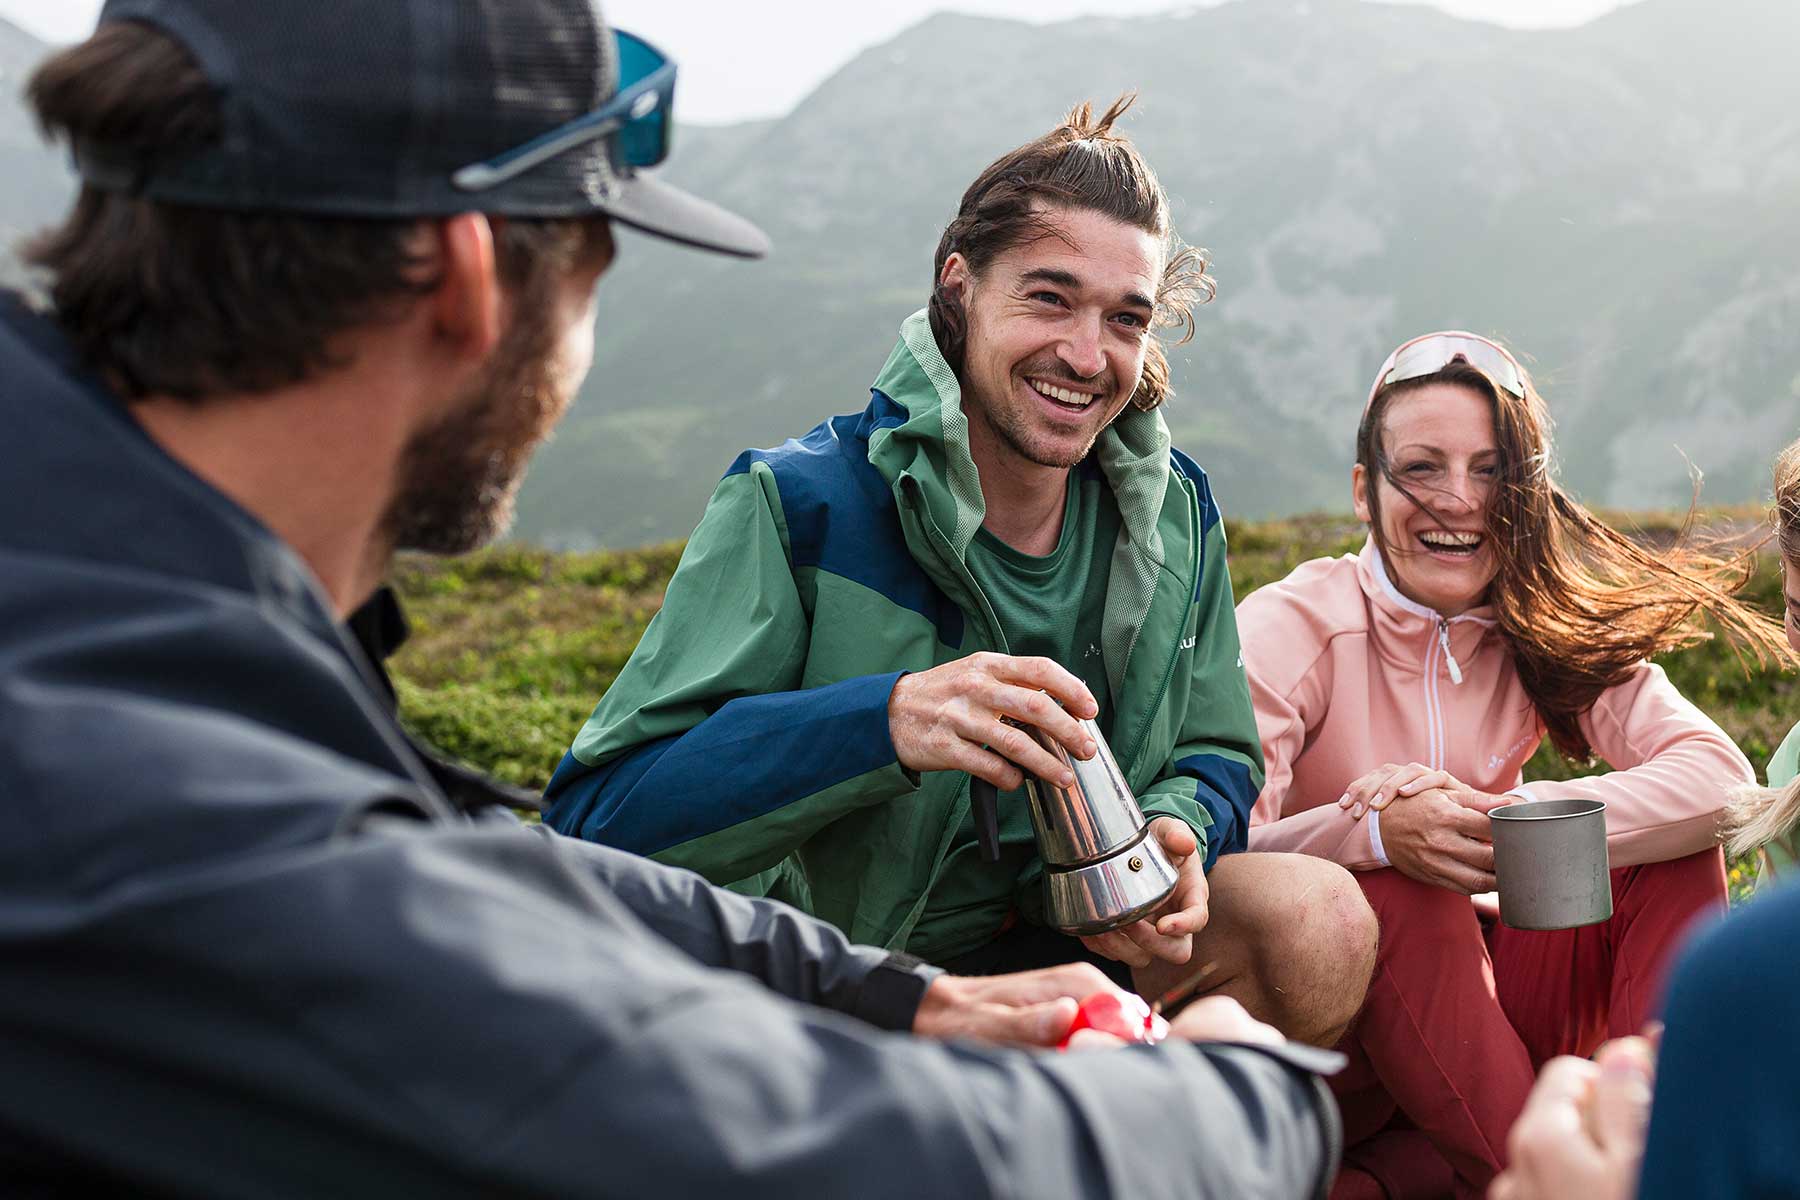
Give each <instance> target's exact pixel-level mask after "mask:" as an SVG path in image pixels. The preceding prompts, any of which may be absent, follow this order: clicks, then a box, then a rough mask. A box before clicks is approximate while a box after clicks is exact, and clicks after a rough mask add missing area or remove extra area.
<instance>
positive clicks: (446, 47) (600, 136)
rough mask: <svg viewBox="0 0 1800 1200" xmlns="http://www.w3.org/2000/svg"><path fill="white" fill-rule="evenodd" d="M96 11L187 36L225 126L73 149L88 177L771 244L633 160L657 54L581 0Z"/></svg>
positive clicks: (325, 2) (656, 101)
mask: <svg viewBox="0 0 1800 1200" xmlns="http://www.w3.org/2000/svg"><path fill="white" fill-rule="evenodd" d="M112 21H140V22H143V23H144V24H147V25H150V26H153V27H154V28H156V29H158V30H159V31H161V32H163V33H165V34H167V35H168V36H170V37H172V38H174V39H175V40H176V41H178V42H180V43H181V44H182V45H183V46H184V47H186V48H187V50H188V52H189V53H190V54H192V55H193V57H194V59H195V61H196V62H197V63H198V64H199V66H200V69H201V70H202V71H203V72H204V73H205V75H206V76H207V78H208V79H209V80H211V81H212V83H213V84H214V86H215V87H216V88H217V89H218V96H219V101H220V108H221V115H222V116H223V119H224V120H223V127H224V135H223V137H222V138H221V140H220V141H219V142H217V143H216V144H214V145H211V146H208V147H207V148H205V149H203V150H201V151H199V152H197V153H190V154H184V155H182V156H180V157H171V158H167V159H165V160H159V161H145V160H144V159H143V158H142V157H141V155H137V154H135V153H134V152H133V151H131V150H130V149H129V148H127V147H117V146H108V145H106V144H103V143H96V142H85V143H83V144H80V145H77V146H75V147H74V148H73V149H74V152H75V161H76V166H77V169H78V170H79V171H80V173H81V176H82V178H83V179H84V180H85V181H86V182H87V183H89V184H91V185H93V186H95V187H99V188H106V189H112V190H128V191H132V192H134V193H136V194H139V195H142V196H145V197H147V198H150V199H154V200H161V201H165V202H167V203H171V204H190V205H197V206H202V207H212V208H229V209H239V210H250V211H263V210H269V211H279V212H294V213H315V214H320V215H331V216H353V217H426V216H443V215H448V214H451V213H458V212H485V213H493V214H497V215H505V216H520V217H570V216H582V215H587V214H594V213H603V214H605V215H606V216H608V217H611V218H613V219H615V220H618V221H620V222H623V223H624V224H626V225H630V226H633V227H635V228H637V229H641V230H643V231H645V232H646V233H653V234H656V235H658V236H660V237H665V238H669V239H671V240H674V241H678V242H684V243H687V244H689V245H693V246H698V247H701V248H703V249H707V250H717V251H721V252H723V253H727V254H737V255H743V256H745V257H758V256H760V255H762V254H764V253H766V252H767V250H768V247H769V241H768V238H767V237H765V236H764V235H763V233H762V231H761V230H759V229H757V228H756V226H754V225H752V224H750V222H748V221H746V220H744V219H743V218H742V217H739V216H736V215H734V214H732V213H729V212H726V211H725V210H724V209H722V208H719V207H718V206H716V205H714V204H711V203H708V202H707V201H705V200H702V199H700V198H699V197H697V196H693V195H690V194H688V193H686V192H683V191H681V190H680V189H678V188H675V187H672V186H671V185H669V184H667V183H664V182H662V181H661V180H660V179H658V178H656V177H655V176H654V175H653V174H651V173H650V172H648V171H647V170H645V167H647V166H650V165H654V163H656V162H659V161H661V158H662V156H663V155H664V154H666V152H667V148H668V141H669V134H670V126H671V116H670V112H669V104H670V100H671V98H672V95H673V88H674V65H673V64H672V63H669V62H667V61H666V60H665V59H664V58H663V57H662V55H661V54H660V53H658V52H657V51H656V50H655V49H654V48H653V47H650V46H649V45H647V44H646V43H644V42H642V41H640V40H638V39H636V38H633V37H631V36H630V35H629V34H622V33H620V34H615V33H614V32H613V31H612V30H610V29H609V28H608V27H607V25H606V21H605V19H604V18H603V17H602V16H601V13H600V8H599V5H598V4H597V3H595V2H593V0H108V2H107V4H106V7H105V8H104V9H103V10H102V11H101V14H100V22H101V24H103V25H104V24H106V23H107V22H112ZM622 64H623V71H624V78H623V80H621V71H622ZM622 84H623V87H622V86H621V85H622Z"/></svg>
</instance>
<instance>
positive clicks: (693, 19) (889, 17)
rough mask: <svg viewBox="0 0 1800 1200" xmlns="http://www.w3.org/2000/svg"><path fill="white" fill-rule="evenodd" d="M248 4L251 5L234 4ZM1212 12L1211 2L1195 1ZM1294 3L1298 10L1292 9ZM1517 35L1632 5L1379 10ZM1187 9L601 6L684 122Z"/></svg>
mask: <svg viewBox="0 0 1800 1200" xmlns="http://www.w3.org/2000/svg"><path fill="white" fill-rule="evenodd" d="M242 2H244V3H255V2H256V0H242ZM1203 2H1204V3H1216V2H1217V0H1203ZM1295 2H1296V3H1301V2H1304V0H1295ZM1382 2H1384V3H1431V4H1434V5H1435V6H1436V7H1438V8H1441V9H1443V10H1445V11H1446V12H1451V13H1455V14H1456V15H1458V16H1463V17H1469V18H1472V19H1476V20H1485V21H1493V22H1496V23H1498V24H1503V25H1512V26H1517V27H1531V28H1546V27H1551V26H1567V25H1579V24H1581V23H1582V22H1583V21H1587V20H1591V19H1592V18H1594V17H1595V16H1598V15H1599V14H1601V13H1603V12H1607V11H1609V10H1610V9H1613V8H1617V7H1619V6H1620V5H1621V4H1629V3H1635V2H1636V0H1382ZM100 3H101V0H0V17H5V18H6V19H8V20H10V21H12V22H14V23H15V24H18V25H20V26H22V27H23V28H25V29H27V30H29V31H30V32H32V33H34V34H36V35H37V36H38V37H41V38H44V39H46V40H49V41H62V42H71V41H76V40H78V39H80V38H82V37H85V36H86V35H87V34H88V32H89V30H91V29H92V28H93V24H94V18H95V16H96V15H97V14H98V13H99V11H100ZM1179 7H1184V5H1183V3H1182V0H885V2H884V3H880V4H875V3H864V2H863V0H772V2H765V3H762V4H743V3H734V2H732V0H605V3H604V8H605V12H606V14H607V19H608V20H610V21H613V22H615V23H617V24H618V25H620V26H622V27H624V28H626V29H630V30H631V31H632V32H634V33H638V34H641V35H643V36H644V37H645V38H648V39H649V40H650V41H651V42H653V43H655V44H656V45H657V46H659V47H661V48H662V49H663V50H664V51H666V52H667V53H669V54H670V55H671V56H673V57H674V58H675V59H676V60H677V61H678V62H680V63H681V67H682V70H681V80H680V83H679V85H678V89H677V92H676V111H677V113H678V114H679V115H680V117H681V118H682V119H684V120H689V121H705V122H719V121H739V120H747V119H749V118H752V117H770V116H779V115H781V114H782V113H785V112H786V111H788V109H790V108H792V107H793V106H794V105H795V104H796V103H798V102H799V100H800V99H801V98H802V97H803V96H805V95H806V94H807V93H808V92H810V91H811V90H812V89H813V88H814V87H815V86H817V85H818V84H819V83H820V82H821V81H823V80H824V79H825V78H826V76H828V75H830V74H831V73H832V72H833V71H835V70H837V68H839V67H841V66H843V65H844V63H846V62H848V61H849V60H850V59H851V58H852V57H853V56H854V55H855V54H856V53H857V51H859V50H862V49H863V48H865V47H867V46H871V45H874V44H876V43H878V42H881V41H885V40H886V39H887V38H889V37H892V36H893V35H894V34H896V33H898V32H900V30H902V29H905V28H906V27H907V26H909V25H912V24H914V23H915V22H917V21H919V20H920V19H922V18H924V17H925V16H926V15H928V14H930V13H932V12H936V11H938V10H940V9H945V8H951V9H956V10H958V11H961V12H975V13H984V14H987V15H991V16H1002V17H1013V18H1017V19H1020V20H1031V21H1038V22H1043V21H1056V20H1062V19H1065V18H1068V17H1075V16H1083V15H1086V14H1088V13H1094V12H1105V13H1106V15H1108V16H1114V17H1117V16H1127V15H1130V14H1132V13H1139V12H1160V11H1164V10H1167V9H1170V8H1179Z"/></svg>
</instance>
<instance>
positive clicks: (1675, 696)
mask: <svg viewBox="0 0 1800 1200" xmlns="http://www.w3.org/2000/svg"><path fill="white" fill-rule="evenodd" d="M1237 619H1238V632H1239V636H1240V637H1241V639H1242V644H1243V653H1244V667H1245V670H1246V671H1247V673H1248V674H1249V677H1250V696H1251V699H1252V701H1253V702H1254V703H1255V706H1256V723H1257V728H1258V731H1259V733H1260V734H1261V736H1262V744H1263V754H1264V756H1265V758H1266V760H1267V767H1268V782H1267V783H1266V784H1264V785H1263V790H1262V795H1261V796H1259V797H1258V798H1257V801H1256V807H1255V809H1254V810H1253V811H1252V813H1251V818H1250V824H1251V829H1250V849H1252V850H1289V851H1297V852H1299V853H1303V854H1312V855H1317V856H1319V857H1321V858H1329V859H1332V860H1333V861H1335V862H1338V863H1341V864H1343V865H1344V866H1346V867H1349V868H1350V869H1352V870H1370V869H1373V868H1375V867H1379V866H1384V865H1386V861H1387V859H1386V856H1385V855H1384V854H1383V853H1382V852H1381V845H1380V825H1379V820H1371V819H1370V817H1367V816H1365V817H1364V818H1363V819H1362V820H1360V821H1358V820H1354V819H1352V817H1351V816H1350V814H1349V812H1347V811H1345V810H1343V809H1340V808H1338V806H1337V800H1338V798H1339V797H1340V796H1342V795H1343V794H1344V790H1345V788H1346V787H1347V786H1348V785H1349V784H1350V783H1351V782H1352V781H1353V780H1355V779H1356V778H1358V777H1359V776H1361V775H1362V774H1364V773H1365V772H1367V771H1369V770H1372V769H1373V768H1375V767H1379V766H1380V765H1381V764H1383V763H1388V762H1392V763H1406V762H1420V763H1424V764H1426V765H1428V766H1431V767H1436V768H1439V769H1441V770H1445V771H1448V772H1449V773H1450V774H1451V775H1453V776H1455V777H1456V778H1457V779H1459V780H1461V781H1462V782H1463V783H1465V784H1467V785H1469V786H1470V787H1472V788H1476V789H1478V790H1480V791H1484V792H1493V793H1503V792H1513V793H1515V794H1518V795H1520V796H1522V797H1525V798H1529V799H1535V800H1563V799H1576V798H1581V799H1592V800H1604V801H1605V802H1606V827H1607V849H1608V851H1609V852H1610V854H1611V858H1612V865H1613V866H1614V867H1615V868H1618V867H1628V866H1632V865H1634V864H1637V863H1646V862H1664V861H1667V860H1669V859H1673V858H1680V857H1682V856H1683V855H1687V854H1692V853H1695V852H1696V851H1699V850H1703V849H1705V848H1707V847H1709V846H1712V845H1714V844H1716V842H1717V840H1718V825H1719V815H1720V810H1721V809H1722V808H1723V807H1724V804H1725V796H1726V793H1727V792H1728V791H1729V790H1730V789H1731V788H1732V787H1734V786H1736V785H1738V784H1741V783H1749V782H1752V780H1753V778H1754V777H1753V776H1752V774H1751V771H1750V764H1749V762H1748V761H1747V760H1746V759H1745V758H1744V755H1743V753H1742V752H1741V751H1739V750H1738V748H1737V746H1736V745H1734V744H1733V743H1732V741H1731V739H1730V738H1729V737H1727V736H1726V735H1725V733H1724V731H1723V730H1721V729H1720V728H1719V727H1718V726H1717V725H1715V724H1714V723H1713V722H1712V721H1711V720H1709V719H1708V718H1707V716H1706V714H1704V713H1702V712H1701V711H1700V710H1699V709H1697V708H1695V707H1694V706H1693V705H1692V704H1690V703H1688V702H1687V701H1686V700H1685V699H1683V698H1682V696H1681V693H1679V692H1677V691H1676V690H1675V687H1674V685H1673V684H1671V683H1670V682H1669V680H1668V677H1667V676H1665V675H1664V674H1663V671H1662V668H1661V667H1658V666H1656V665H1654V664H1653V663H1648V662H1646V663H1642V664H1640V665H1639V666H1638V668H1637V669H1636V670H1635V671H1633V672H1632V674H1631V676H1630V677H1629V678H1628V679H1626V680H1625V682H1623V683H1621V684H1619V685H1618V686H1616V687H1614V688H1611V689H1610V690H1608V691H1607V692H1605V693H1604V694H1603V695H1602V696H1601V697H1600V699H1599V700H1598V701H1597V702H1595V704H1594V706H1593V708H1592V709H1591V710H1589V711H1588V712H1587V714H1586V715H1584V716H1583V717H1582V718H1581V729H1582V732H1583V733H1585V734H1586V735H1587V737H1588V740H1589V743H1590V744H1591V745H1592V746H1593V748H1594V752H1595V753H1596V754H1598V755H1599V756H1600V757H1601V758H1602V759H1604V760H1606V762H1607V763H1609V764H1610V765H1611V766H1612V767H1613V768H1615V769H1614V770H1613V771H1612V772H1610V773H1609V774H1606V775H1599V776H1593V777H1590V778H1586V779H1571V780H1569V781H1567V782H1564V783H1550V782H1539V783H1533V784H1531V785H1530V786H1529V787H1522V786H1520V782H1519V780H1520V775H1519V772H1520V768H1521V767H1523V766H1524V764H1525V761H1526V760H1527V759H1529V758H1530V757H1531V755H1532V753H1533V752H1534V751H1536V749H1537V747H1538V743H1539V742H1540V741H1542V740H1543V736H1544V724H1543V722H1542V721H1540V720H1539V719H1538V715H1537V712H1536V710H1535V709H1534V708H1533V707H1532V705H1531V701H1530V700H1529V699H1528V698H1527V696H1526V694H1525V688H1524V686H1523V685H1522V684H1521V683H1520V682H1519V676H1518V673H1517V672H1516V671H1515V670H1514V669H1513V661H1512V655H1511V653H1510V652H1509V651H1508V650H1507V648H1506V644H1505V641H1504V639H1503V638H1502V637H1501V635H1500V632H1499V630H1498V628H1497V627H1496V626H1495V623H1494V619H1493V611H1492V610H1491V609H1488V608H1476V609H1472V610H1470V611H1469V612H1466V613H1463V614H1461V615H1460V616H1455V617H1451V618H1449V619H1448V620H1446V619H1444V618H1442V617H1440V616H1438V614H1437V613H1435V612H1433V611H1432V610H1431V609H1429V608H1426V607H1424V606H1423V605H1421V604H1417V603H1414V602H1413V601H1411V600H1408V599H1407V598H1406V597H1405V596H1402V595H1401V594H1400V592H1399V590H1398V589H1397V588H1395V587H1394V585H1393V582H1392V581H1391V580H1390V579H1389V578H1388V576H1387V572H1386V570H1385V567H1384V564H1383V563H1382V560H1381V554H1380V552H1379V551H1378V550H1377V549H1376V548H1375V545H1374V542H1373V540H1371V541H1369V542H1368V543H1367V544H1365V545H1364V546H1363V549H1362V552H1361V553H1360V554H1357V555H1345V556H1344V557H1342V558H1336V559H1329V558H1320V559H1314V560H1313V561H1311V562H1306V563H1301V564H1300V565H1299V566H1298V567H1296V568H1294V570H1293V572H1292V573H1291V574H1290V575H1289V576H1288V577H1287V578H1286V579H1284V580H1282V581H1281V582H1280V583H1275V584H1271V585H1269V586H1268V587H1265V588H1261V589H1259V590H1257V591H1256V592H1253V593H1252V594H1251V595H1249V596H1247V597H1245V599H1244V601H1243V603H1241V604H1239V605H1238V609H1237Z"/></svg>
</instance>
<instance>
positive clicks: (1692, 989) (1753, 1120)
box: [1637, 886, 1800, 1200]
mask: <svg viewBox="0 0 1800 1200" xmlns="http://www.w3.org/2000/svg"><path fill="white" fill-rule="evenodd" d="M1796 934H1800V889H1796V888H1793V887H1791V886H1787V887H1782V888H1778V889H1776V890H1775V891H1774V892H1773V893H1772V894H1769V895H1762V894H1759V895H1758V896H1757V899H1756V902H1755V903H1753V904H1750V905H1747V906H1745V907H1743V908H1740V909H1735V910H1733V911H1732V913H1731V914H1730V916H1729V917H1726V918H1724V919H1723V920H1722V921H1721V922H1720V923H1718V924H1716V925H1715V926H1714V927H1713V928H1711V929H1710V930H1707V931H1706V932H1704V933H1703V934H1700V935H1698V936H1696V937H1694V938H1693V939H1692V940H1691V942H1690V944H1689V945H1688V946H1687V947H1686V948H1685V949H1684V951H1683V953H1682V954H1681V956H1680V957H1679V958H1678V959H1677V960H1676V962H1675V966H1674V968H1673V969H1672V970H1671V972H1670V975H1669V987H1668V1000H1667V1003H1666V1004H1665V1005H1664V1008H1663V1012H1662V1017H1663V1020H1664V1022H1665V1024H1666V1026H1667V1030H1666V1032H1665V1034H1664V1035H1663V1039H1662V1048H1661V1050H1660V1052H1659V1053H1658V1055H1657V1064H1656V1095H1655V1100H1654V1102H1653V1103H1652V1105H1651V1111H1650V1128H1649V1136H1648V1138H1647V1139H1646V1142H1645V1147H1644V1160H1643V1169H1642V1170H1641V1171H1640V1172H1639V1179H1638V1189H1637V1196H1638V1198H1639V1200H1743V1198H1744V1197H1747V1196H1771V1197H1773V1196H1792V1195H1793V1194H1794V1181H1795V1179H1800V1152H1796V1148H1795V1142H1794V1136H1793V1131H1794V1129H1796V1128H1800V1090H1797V1089H1795V1087H1794V1076H1795V1072H1796V1070H1800V1054H1797V1053H1796V1050H1795V1040H1794V1021H1793V1013H1794V996H1795V991H1796V987H1797V986H1800V971H1796V969H1795V962H1794V955H1793V945H1794V939H1795V936H1796Z"/></svg>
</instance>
